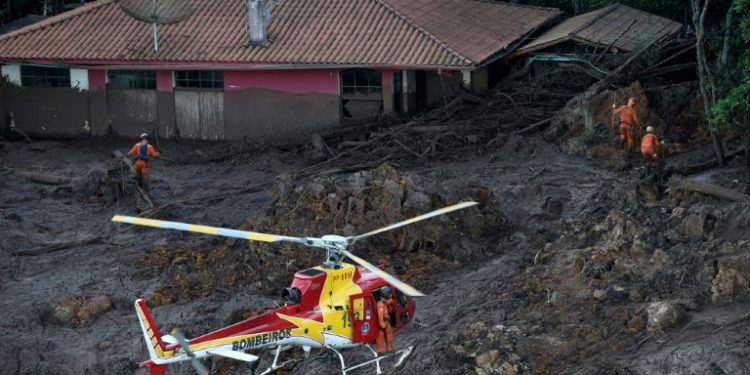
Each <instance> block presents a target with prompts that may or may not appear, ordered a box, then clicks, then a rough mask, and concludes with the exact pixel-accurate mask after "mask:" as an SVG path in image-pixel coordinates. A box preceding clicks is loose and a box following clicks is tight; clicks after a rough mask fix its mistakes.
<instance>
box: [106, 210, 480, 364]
mask: <svg viewBox="0 0 750 375" xmlns="http://www.w3.org/2000/svg"><path fill="white" fill-rule="evenodd" d="M477 204H478V203H476V202H461V203H458V204H454V205H451V206H448V207H444V208H441V209H438V210H435V211H431V212H429V213H426V214H423V215H419V216H416V217H413V218H411V219H408V220H404V221H401V222H398V223H395V224H391V225H388V226H385V227H381V228H378V229H375V230H372V231H369V232H367V233H364V234H360V235H357V236H349V237H344V236H340V235H325V236H322V237H320V238H316V237H290V236H282V235H276V234H266V233H258V232H250V231H242V230H236V229H228V228H218V227H211V226H205V225H196V224H186V223H180V222H173V221H163V220H154V219H146V218H139V217H132V216H122V215H115V216H114V217H113V218H112V221H114V222H118V223H125V224H133V225H141V226H147V227H153V228H162V229H172V230H180V231H186V232H195V233H203V234H209V235H215V236H223V237H232V238H241V239H246V240H251V241H261V242H292V243H297V244H301V245H304V246H310V247H315V248H320V249H323V250H325V252H326V258H325V261H324V262H323V264H322V265H320V266H316V267H311V268H307V269H304V270H301V271H298V272H297V273H295V275H294V279H293V281H292V283H291V285H290V286H289V287H288V288H284V290H283V292H282V297H283V298H285V300H286V301H287V302H286V303H285V305H284V306H281V307H279V308H277V309H274V310H271V311H268V312H266V313H264V314H261V315H257V316H255V317H251V318H248V319H246V320H244V321H241V322H239V323H236V324H233V325H230V326H228V327H224V328H221V329H218V330H216V331H213V332H210V333H207V334H204V335H202V336H199V337H195V338H192V339H190V340H188V339H186V338H185V337H184V336H183V335H182V334H181V333H180V332H179V331H177V332H175V334H174V335H164V336H162V335H161V333H160V332H159V329H158V327H157V325H156V322H155V320H154V318H153V316H152V315H151V312H150V311H149V309H148V307H147V306H146V302H145V300H144V299H143V298H140V299H138V300H136V301H135V310H136V314H137V316H138V321H139V323H140V326H141V331H142V333H143V338H144V340H145V341H146V347H147V349H148V353H149V357H150V358H149V359H148V360H146V361H144V362H141V363H140V366H141V367H148V368H150V374H151V375H164V374H165V373H166V371H167V367H168V365H169V364H172V363H177V362H183V361H191V364H192V366H193V367H194V368H195V370H196V371H197V372H198V373H199V374H201V375H207V374H208V371H207V370H206V368H205V366H204V365H203V364H202V362H201V361H200V359H202V358H208V357H213V356H219V357H225V358H232V359H235V360H239V361H243V362H250V363H252V365H251V368H252V371H253V373H255V370H256V369H257V367H258V363H259V362H258V359H259V357H258V356H256V355H253V354H249V353H247V352H246V351H247V350H256V349H271V350H272V351H273V355H274V357H273V361H272V362H271V364H270V366H269V367H268V368H267V369H266V370H265V371H264V372H263V373H262V374H269V373H272V372H274V371H276V370H278V369H280V368H282V367H284V366H287V365H289V364H291V363H293V362H296V361H298V360H295V359H292V360H287V361H280V358H281V353H282V352H284V351H286V350H290V349H294V348H298V347H301V348H302V350H303V351H304V353H305V357H307V356H308V355H309V353H310V350H311V349H313V348H315V349H325V350H330V351H331V352H333V353H335V355H336V356H337V357H338V359H339V362H340V365H341V373H342V374H343V375H346V374H347V373H348V372H350V371H352V370H355V369H360V368H363V367H365V366H369V365H374V367H375V373H376V374H381V373H383V369H382V368H381V361H382V360H384V359H386V358H395V360H394V362H395V364H394V365H393V366H392V369H395V368H398V367H400V366H401V365H403V364H404V363H405V361H406V360H407V359H408V358H409V356H410V355H411V354H412V352H413V350H414V348H415V346H416V345H411V346H408V347H406V348H403V349H400V350H397V351H394V352H393V353H387V354H379V353H378V352H377V351H375V350H374V349H373V348H372V344H373V343H374V342H375V340H376V338H377V335H378V325H377V314H376V311H375V307H376V302H377V300H378V298H379V297H380V293H381V291H382V290H383V288H384V287H386V286H387V287H389V288H390V290H393V291H394V292H395V293H394V302H395V303H394V310H395V311H394V313H393V314H391V316H390V320H391V326H392V327H393V330H394V332H398V331H400V330H402V329H404V328H405V327H406V326H407V325H408V324H409V323H411V321H412V319H413V318H414V312H415V308H416V304H415V302H414V300H413V299H412V298H413V297H421V296H424V294H423V293H422V292H420V291H419V290H417V289H416V288H414V287H413V286H411V285H409V284H407V283H405V282H403V281H401V280H399V279H397V278H396V277H394V276H392V275H390V274H389V273H387V272H385V271H383V270H382V269H380V268H378V267H377V266H375V265H373V264H371V263H369V262H367V261H366V260H364V259H362V258H360V257H358V256H356V255H354V254H352V253H351V252H349V251H348V250H347V247H348V246H350V245H352V244H354V243H355V242H357V241H359V240H362V239H364V238H367V237H370V236H373V235H376V234H379V233H383V232H387V231H390V230H394V229H397V228H400V227H403V226H406V225H409V224H413V223H416V222H418V221H421V220H425V219H429V218H432V217H436V216H440V215H443V214H446V213H449V212H452V211H456V210H461V209H464V208H467V207H471V206H474V205H477ZM344 257H346V258H349V259H351V260H352V261H353V262H354V263H356V264H350V263H346V262H343V258H344ZM357 347H365V348H367V349H369V351H370V352H371V353H372V355H373V356H374V357H373V358H372V359H370V360H366V361H364V362H361V363H358V364H355V365H351V366H347V364H346V362H345V360H344V356H343V355H342V353H341V350H342V349H350V348H357Z"/></svg>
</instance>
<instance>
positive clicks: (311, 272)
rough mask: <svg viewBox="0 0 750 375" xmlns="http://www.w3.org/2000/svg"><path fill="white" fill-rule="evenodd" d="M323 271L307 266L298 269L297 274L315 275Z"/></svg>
mask: <svg viewBox="0 0 750 375" xmlns="http://www.w3.org/2000/svg"><path fill="white" fill-rule="evenodd" d="M324 272H325V271H321V270H319V269H317V268H308V269H306V270H302V271H299V274H300V275H305V276H315V275H320V274H321V273H324Z"/></svg>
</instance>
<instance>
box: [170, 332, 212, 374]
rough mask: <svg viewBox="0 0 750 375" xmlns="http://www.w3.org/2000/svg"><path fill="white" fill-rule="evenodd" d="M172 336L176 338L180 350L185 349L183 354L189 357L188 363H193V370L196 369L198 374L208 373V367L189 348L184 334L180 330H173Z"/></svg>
mask: <svg viewBox="0 0 750 375" xmlns="http://www.w3.org/2000/svg"><path fill="white" fill-rule="evenodd" d="M174 336H175V338H176V339H177V342H178V343H180V345H181V346H182V350H184V351H185V354H187V356H188V357H190V364H192V365H193V368H194V369H195V371H197V372H198V374H200V375H208V369H207V368H206V366H203V363H201V361H199V360H198V358H197V357H196V356H195V353H193V351H192V350H190V343H188V341H187V340H186V339H185V336H183V335H182V332H180V330H175V335H174Z"/></svg>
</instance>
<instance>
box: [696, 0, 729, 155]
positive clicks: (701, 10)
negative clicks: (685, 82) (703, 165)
mask: <svg viewBox="0 0 750 375" xmlns="http://www.w3.org/2000/svg"><path fill="white" fill-rule="evenodd" d="M710 3H711V0H690V8H691V10H692V11H693V26H695V51H696V55H697V59H698V81H699V82H700V88H701V95H703V108H704V110H705V112H706V121H707V123H708V132H709V133H710V134H711V140H712V142H713V144H714V151H715V152H716V159H717V160H718V161H719V165H720V166H722V167H723V166H724V147H723V146H722V144H721V136H720V134H719V132H718V130H717V128H716V124H715V121H713V120H712V119H713V116H712V110H711V108H713V106H714V103H715V101H716V81H715V79H714V76H713V74H712V73H711V69H710V67H709V66H708V57H707V56H706V46H705V34H706V27H705V23H706V14H708V5H709V4H710Z"/></svg>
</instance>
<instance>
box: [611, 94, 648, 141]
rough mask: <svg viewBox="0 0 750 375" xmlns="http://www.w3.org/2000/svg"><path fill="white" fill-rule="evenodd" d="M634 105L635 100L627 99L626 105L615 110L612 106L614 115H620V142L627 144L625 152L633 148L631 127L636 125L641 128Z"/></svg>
mask: <svg viewBox="0 0 750 375" xmlns="http://www.w3.org/2000/svg"><path fill="white" fill-rule="evenodd" d="M636 104H637V102H636V100H635V98H630V99H628V104H627V105H624V106H621V107H619V108H617V105H616V104H612V109H613V111H614V114H616V115H620V142H627V145H628V146H627V152H630V150H632V149H633V148H634V147H635V138H634V137H633V125H638V127H639V128H641V120H640V119H639V118H638V113H637V112H636V111H635V105H636Z"/></svg>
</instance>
